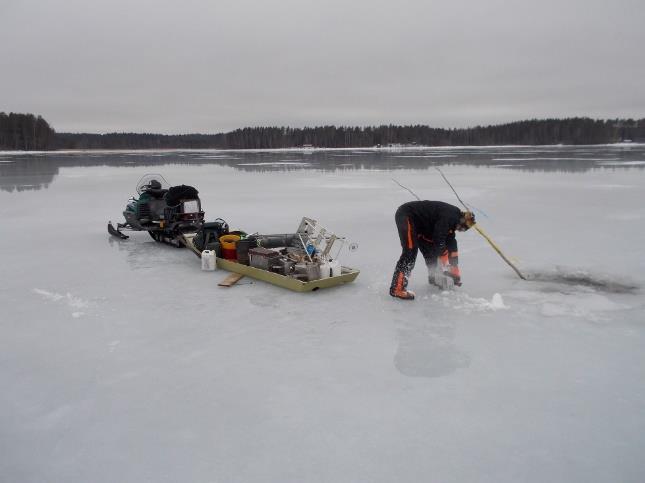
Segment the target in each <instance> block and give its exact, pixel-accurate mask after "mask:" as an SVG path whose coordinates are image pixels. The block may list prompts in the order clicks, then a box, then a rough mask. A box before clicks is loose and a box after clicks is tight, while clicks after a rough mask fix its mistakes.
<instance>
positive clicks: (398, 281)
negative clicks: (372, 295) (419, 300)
mask: <svg viewBox="0 0 645 483" xmlns="http://www.w3.org/2000/svg"><path fill="white" fill-rule="evenodd" d="M407 286H408V277H406V276H405V274H404V273H403V272H395V273H394V277H393V278H392V286H391V287H390V295H391V296H392V297H396V298H399V299H403V300H414V292H413V291H412V290H406V287H407Z"/></svg>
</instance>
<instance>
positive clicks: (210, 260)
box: [202, 250, 217, 271]
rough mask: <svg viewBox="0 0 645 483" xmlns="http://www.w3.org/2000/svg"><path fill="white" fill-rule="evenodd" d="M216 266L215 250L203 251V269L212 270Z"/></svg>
mask: <svg viewBox="0 0 645 483" xmlns="http://www.w3.org/2000/svg"><path fill="white" fill-rule="evenodd" d="M216 268H217V262H216V259H215V250H204V251H203V252H202V270H208V271H212V270H215V269H216Z"/></svg>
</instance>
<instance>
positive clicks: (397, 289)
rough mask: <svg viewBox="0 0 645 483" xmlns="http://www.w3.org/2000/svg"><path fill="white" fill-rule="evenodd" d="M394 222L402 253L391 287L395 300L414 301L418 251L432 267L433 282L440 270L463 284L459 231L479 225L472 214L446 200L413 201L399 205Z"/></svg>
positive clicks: (430, 267) (429, 270)
mask: <svg viewBox="0 0 645 483" xmlns="http://www.w3.org/2000/svg"><path fill="white" fill-rule="evenodd" d="M394 219H395V221H396V227H397V229H398V231H399V238H400V239H401V249H402V251H401V257H400V258H399V261H398V262H397V264H396V268H395V269H394V276H393V277H392V284H391V286H390V295H391V296H392V297H397V298H400V299H405V300H413V299H414V292H412V291H411V290H408V289H407V286H408V279H409V278H410V273H411V272H412V269H413V268H414V264H415V262H416V259H417V252H418V250H421V254H422V255H423V258H424V259H425V263H426V266H427V267H428V274H429V278H428V281H429V282H430V283H434V276H433V274H434V271H435V270H439V271H441V272H442V273H443V274H444V275H446V276H449V277H451V278H452V279H453V280H454V282H455V285H461V273H460V271H459V256H458V251H457V239H456V237H455V232H456V231H466V230H468V229H469V228H470V227H471V226H473V225H474V224H475V215H474V214H473V213H472V212H471V211H461V210H460V209H459V208H458V207H456V206H453V205H450V204H448V203H444V202H442V201H427V200H425V201H410V202H409V203H405V204H403V205H401V206H399V208H398V209H397V210H396V214H395V215H394Z"/></svg>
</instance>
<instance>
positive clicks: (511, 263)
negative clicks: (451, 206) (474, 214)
mask: <svg viewBox="0 0 645 483" xmlns="http://www.w3.org/2000/svg"><path fill="white" fill-rule="evenodd" d="M434 168H435V169H436V170H437V171H439V174H441V177H442V178H443V179H444V181H445V182H446V183H448V186H450V189H451V190H452V192H453V193H454V194H455V196H456V197H457V199H458V200H459V203H461V204H462V205H463V207H464V208H466V209H467V210H470V208H469V207H468V206H467V205H466V203H464V202H463V201H462V200H461V198H460V197H459V195H458V194H457V192H456V191H455V188H453V187H452V185H451V184H450V181H448V178H446V176H445V175H444V174H443V173H442V172H441V170H440V169H439V168H438V167H437V166H435V167H434ZM472 227H473V228H475V230H477V233H479V234H480V235H481V236H483V237H484V239H485V240H486V241H487V242H488V243H489V245H490V246H491V247H493V250H495V251H496V252H497V253H498V254H499V256H500V257H502V260H504V261H505V262H506V263H507V264H508V265H509V266H510V267H511V268H512V269H513V270H515V273H517V275H518V276H519V277H520V278H521V279H522V280H526V277H525V276H524V275H522V272H520V270H519V269H518V268H517V267H516V266H515V265H514V264H513V262H511V261H510V260H509V259H508V258H507V257H506V255H504V253H503V252H502V250H501V248H499V247H498V246H497V244H496V243H495V242H494V241H493V240H492V239H491V237H489V236H488V235H487V234H486V233H484V230H482V229H481V228H480V227H479V225H477V223H475V224H474V225H473V226H472Z"/></svg>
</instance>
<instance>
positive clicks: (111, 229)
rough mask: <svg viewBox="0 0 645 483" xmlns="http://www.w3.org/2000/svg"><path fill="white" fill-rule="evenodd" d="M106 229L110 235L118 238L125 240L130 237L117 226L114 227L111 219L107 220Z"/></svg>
mask: <svg viewBox="0 0 645 483" xmlns="http://www.w3.org/2000/svg"><path fill="white" fill-rule="evenodd" d="M107 229H108V233H109V234H110V235H112V236H115V237H117V238H120V239H121V240H127V239H128V238H130V237H129V236H128V235H126V234H124V233H121V232H120V231H119V230H118V229H117V228H114V225H112V222H111V221H108V225H107Z"/></svg>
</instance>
